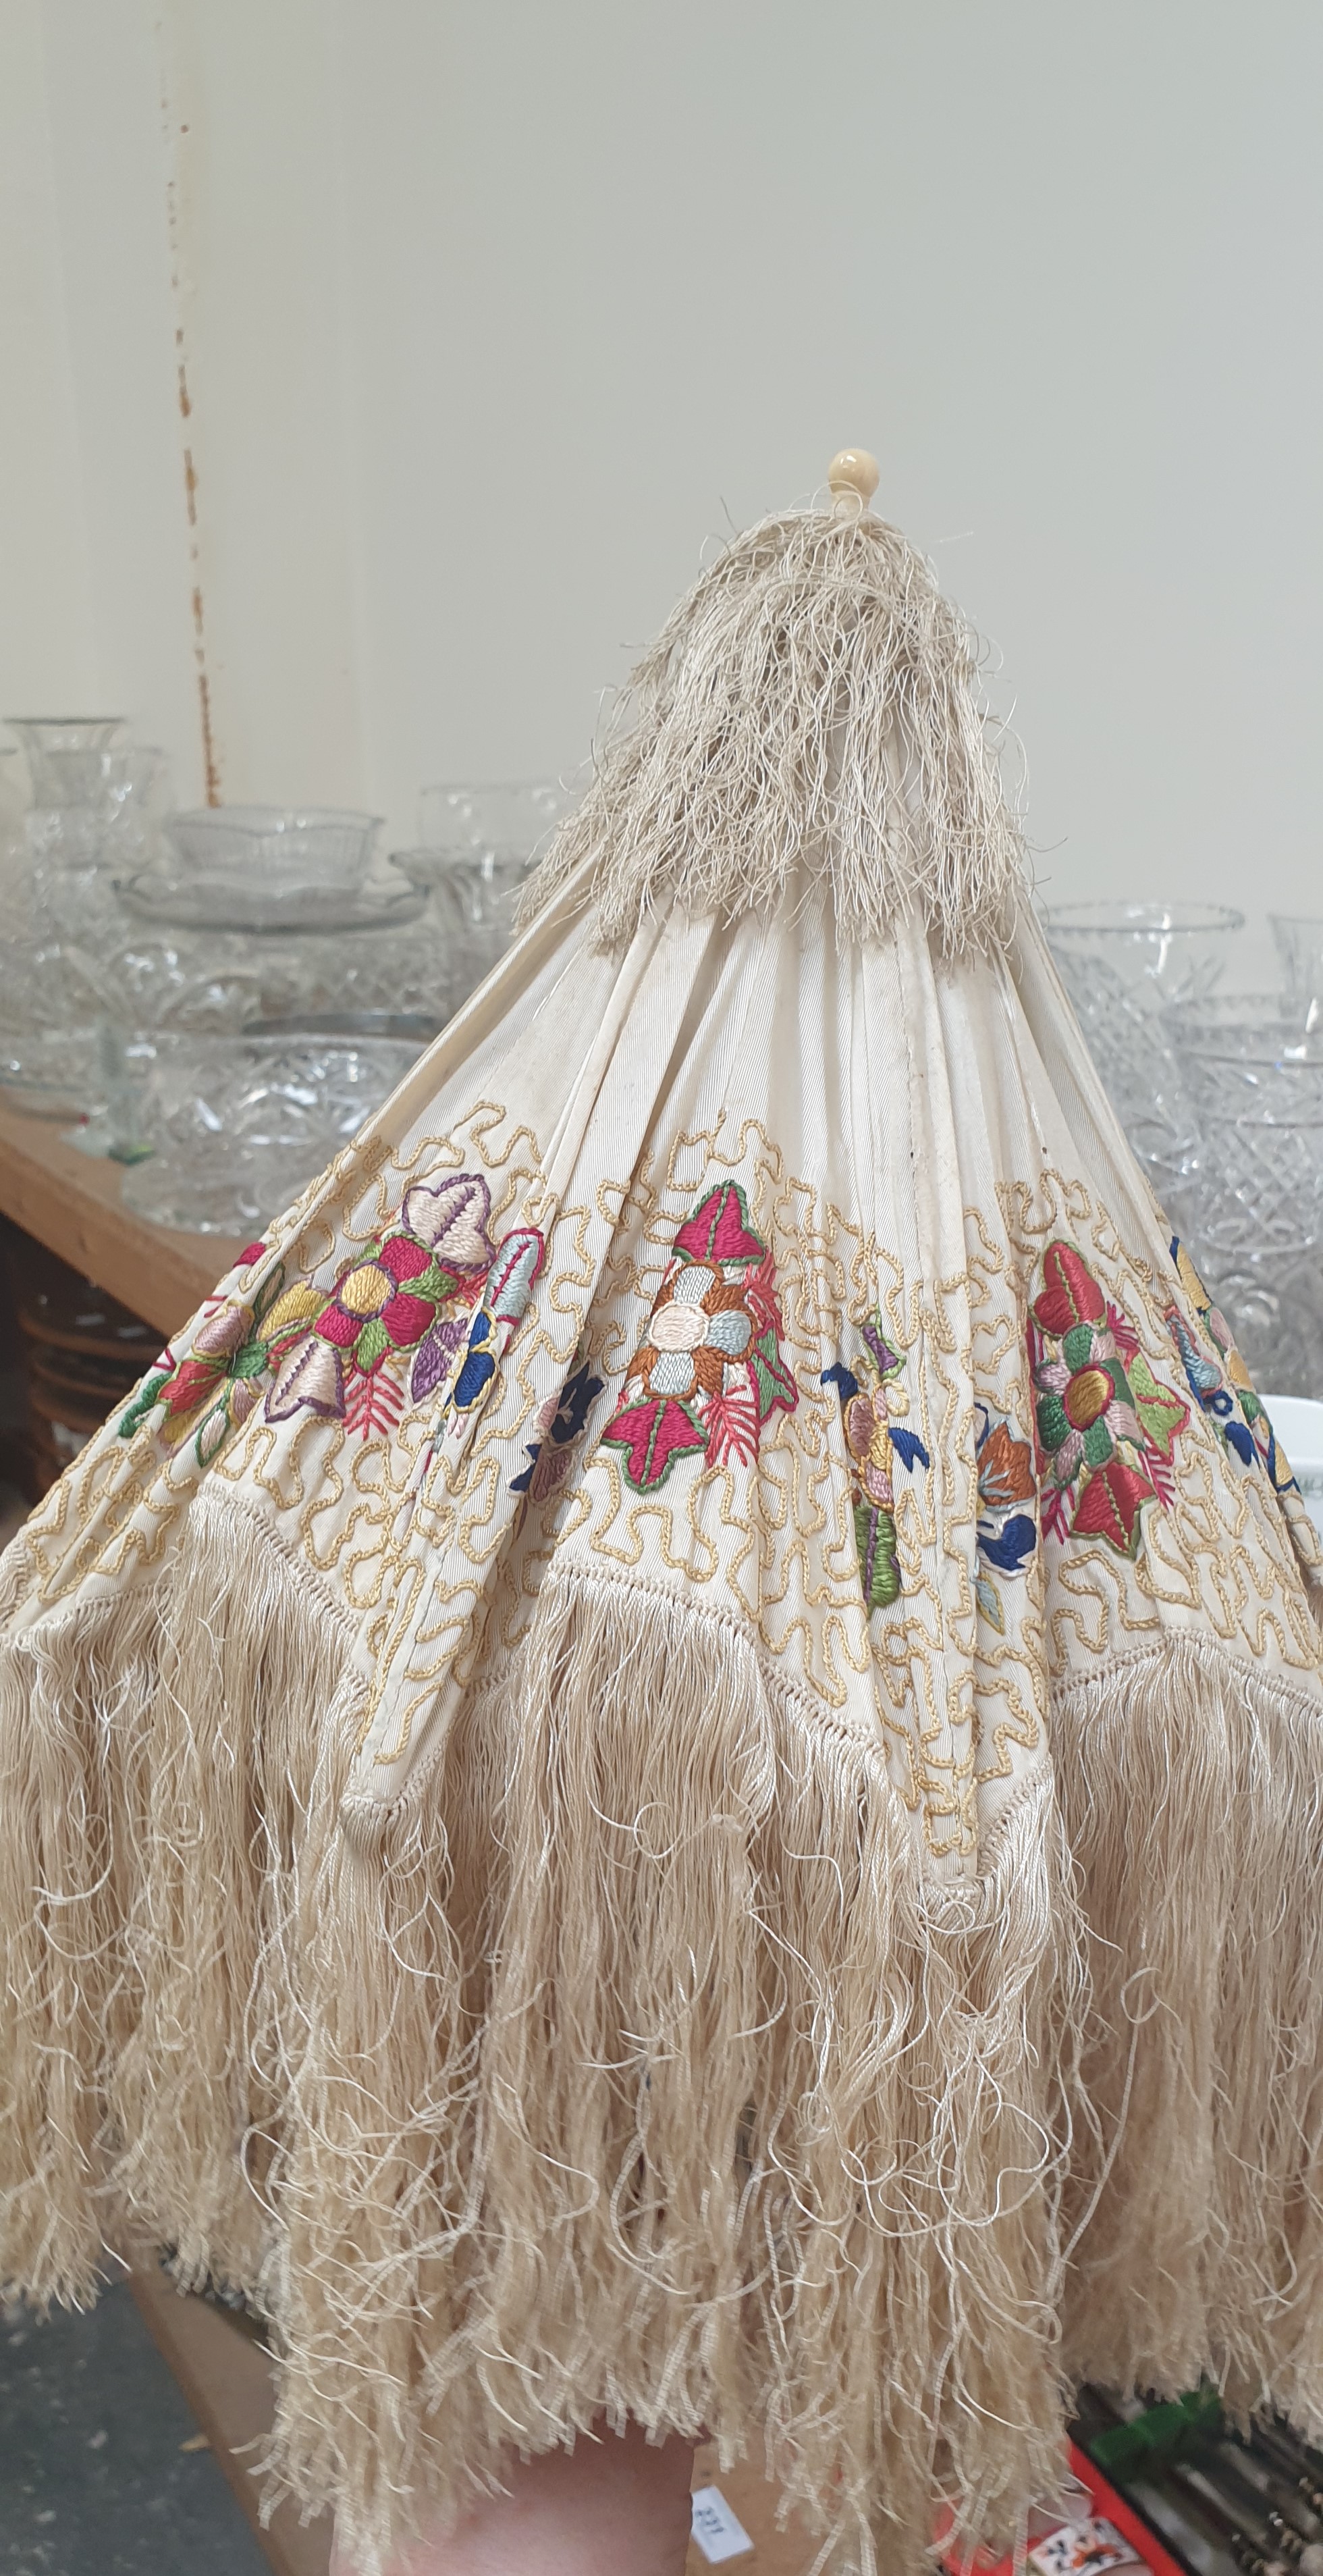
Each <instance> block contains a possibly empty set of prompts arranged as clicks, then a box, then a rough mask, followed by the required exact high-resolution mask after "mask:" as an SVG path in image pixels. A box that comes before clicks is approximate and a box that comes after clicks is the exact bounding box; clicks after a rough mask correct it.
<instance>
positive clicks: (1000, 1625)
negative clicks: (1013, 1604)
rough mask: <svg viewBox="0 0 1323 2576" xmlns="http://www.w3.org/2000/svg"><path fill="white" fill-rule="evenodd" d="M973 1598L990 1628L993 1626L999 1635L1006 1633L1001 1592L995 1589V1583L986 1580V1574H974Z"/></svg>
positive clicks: (1002, 1635)
mask: <svg viewBox="0 0 1323 2576" xmlns="http://www.w3.org/2000/svg"><path fill="white" fill-rule="evenodd" d="M974 1598H975V1600H976V1601H977V1603H978V1606H979V1608H980V1610H981V1611H982V1613H983V1616H984V1618H985V1619H986V1620H987V1623H988V1626H989V1627H990V1628H995V1629H996V1631H997V1634H998V1636H999V1637H1004V1636H1005V1634H1006V1621H1005V1618H1004V1617H1003V1615H1002V1606H1001V1594H1000V1593H999V1591H998V1590H997V1587H996V1584H995V1583H990V1582H989V1581H988V1578H987V1576H986V1574H976V1575H975V1577H974Z"/></svg>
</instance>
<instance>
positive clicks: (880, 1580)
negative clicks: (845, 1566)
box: [854, 1503, 900, 1610]
mask: <svg viewBox="0 0 1323 2576" xmlns="http://www.w3.org/2000/svg"><path fill="white" fill-rule="evenodd" d="M854 1540H855V1546H856V1547H857V1548H858V1550H859V1572H860V1575H861V1576H862V1578H863V1586H864V1599H865V1601H866V1602H867V1604H868V1607H869V1609H870V1610H886V1609H889V1608H890V1606H891V1603H892V1602H893V1601H898V1600H899V1598H900V1568H899V1566H898V1565H897V1563H896V1524H895V1522H894V1520H893V1519H892V1516H891V1514H890V1512H882V1511H878V1510H876V1509H875V1507H874V1506H873V1504H871V1503H856V1504H855V1507H854Z"/></svg>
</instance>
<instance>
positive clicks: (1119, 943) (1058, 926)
mask: <svg viewBox="0 0 1323 2576" xmlns="http://www.w3.org/2000/svg"><path fill="white" fill-rule="evenodd" d="M1043 920H1044V928H1045V930H1046V933H1047V940H1048V945H1049V947H1050V948H1051V951H1052V954H1053V956H1054V958H1055V959H1056V962H1057V965H1058V967H1059V969H1060V971H1061V979H1062V982H1063V983H1064V984H1065V987H1066V990H1067V992H1068V993H1069V995H1070V998H1071V1001H1072V1002H1073V1004H1074V1006H1075V1013H1076V1016H1077V1018H1078V1020H1079V1023H1080V1026H1081V1028H1082V1029H1083V1031H1084V1035H1085V1039H1086V1041H1087V1043H1088V1048H1089V1053H1090V1054H1091V1056H1092V1057H1093V1060H1094V1063H1095V1064H1096V1065H1097V1068H1098V1071H1099V1073H1100V1074H1101V1076H1102V1079H1103V1081H1104V1083H1105V1084H1106V1086H1107V1090H1108V1092H1109V1094H1110V1096H1111V1100H1112V1105H1113V1107H1114V1108H1115V1110H1116V1112H1117V1115H1118V1117H1119V1118H1120V1120H1121V1124H1122V1126H1123V1127H1124V1129H1125V1131H1126V1134H1127V1136H1128V1137H1129V1140H1130V1143H1131V1146H1132V1148H1133V1150H1134V1152H1135V1154H1136V1155H1137V1156H1138V1158H1139V1161H1140V1162H1141V1163H1142V1164H1143V1165H1144V1168H1145V1170H1146V1171H1147V1173H1148V1176H1149V1179H1150V1181H1151V1183H1152V1185H1153V1188H1154V1189H1155V1190H1156V1192H1157V1195H1158V1197H1159V1199H1160V1200H1161V1201H1162V1204H1163V1205H1164V1206H1167V1205H1169V1204H1170V1203H1172V1202H1173V1201H1176V1200H1177V1199H1178V1198H1179V1196H1180V1193H1181V1190H1182V1185H1183V1184H1186V1183H1188V1181H1189V1179H1190V1176H1191V1173H1192V1170H1193V1166H1194V1159H1195V1156H1196V1153H1197V1138H1196V1130H1195V1119H1194V1113H1193V1107H1192V1103H1191V1100H1190V1095H1189V1088H1188V1084H1187V1082H1186V1079H1185V1076H1184V1075H1183V1073H1182V1070H1181V1067H1180V1064H1179V1062H1178V1061H1177V1059H1176V1057H1175V1055H1174V1053H1173V1049H1172V1043H1171V1038H1170V1034H1169V1031H1168V1027H1167V1023H1166V1017H1165V1014H1166V1012H1167V1010H1168V1009H1169V1007H1170V1006H1171V1005H1172V1004H1184V1003H1189V1002H1194V1001H1196V1000H1199V999H1201V998H1202V997H1203V996H1205V995H1207V994H1209V993H1211V992H1212V991H1213V988H1214V986H1215V985H1216V984H1217V982H1218V980H1219V978H1220V977H1221V974H1222V972H1223V968H1224V964H1225V961H1226V955H1227V950H1228V947H1229V944H1230V939H1231V934H1232V933H1233V932H1234V931H1237V930H1240V929H1242V928H1243V927H1244V921H1245V916H1244V914H1243V912H1237V911H1236V910H1235V909H1234V908H1233V907H1232V906H1231V905H1230V904H1219V903H1172V904H1164V903H1063V904H1053V905H1051V906H1049V907H1046V908H1045V910H1044V915H1043Z"/></svg>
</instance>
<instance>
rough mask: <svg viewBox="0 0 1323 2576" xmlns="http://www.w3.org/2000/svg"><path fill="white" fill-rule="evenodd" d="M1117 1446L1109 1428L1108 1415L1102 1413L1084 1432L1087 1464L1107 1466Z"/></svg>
mask: <svg viewBox="0 0 1323 2576" xmlns="http://www.w3.org/2000/svg"><path fill="white" fill-rule="evenodd" d="M1115 1447H1116V1442H1115V1441H1114V1440H1113V1438H1112V1435H1111V1433H1110V1431H1109V1430H1108V1428H1107V1416H1106V1414H1105V1413H1100V1414H1099V1416H1098V1419H1097V1421H1096V1422H1091V1423H1090V1424H1089V1427H1088V1430H1087V1431H1086V1432H1085V1434H1084V1463H1085V1466H1086V1467H1105V1466H1106V1464H1107V1461H1108V1459H1109V1458H1110V1457H1111V1455H1112V1453H1113V1451H1114V1449H1115Z"/></svg>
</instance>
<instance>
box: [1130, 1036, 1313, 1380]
mask: <svg viewBox="0 0 1323 2576" xmlns="http://www.w3.org/2000/svg"><path fill="white" fill-rule="evenodd" d="M1167 1025H1168V1029H1169V1033H1170V1037H1171V1042H1172V1046H1173V1048H1174V1050H1175V1053H1176V1056H1177V1059H1178V1061H1179V1063H1180V1066H1181V1069H1182V1072H1183V1074H1184V1077H1185V1080H1186V1083H1187V1086H1188V1090H1189V1096H1190V1098H1191V1101H1192V1103H1193V1108H1194V1115H1195V1119H1196V1122H1197V1127H1198V1134H1199V1153H1198V1157H1197V1172H1196V1177H1195V1182H1194V1187H1193V1192H1192V1205H1191V1211H1190V1218H1189V1224H1190V1231H1191V1234H1192V1236H1193V1249H1194V1254H1195V1259H1196V1262H1197V1263H1198V1264H1199V1266H1200V1268H1201V1269H1202V1271H1203V1272H1204V1275H1205V1277H1206V1278H1207V1280H1208V1284H1209V1286H1210V1288H1212V1289H1213V1290H1214V1291H1215V1293H1216V1296H1217V1301H1218V1304H1219V1305H1220V1306H1221V1308H1222V1311H1223V1313H1224V1314H1225V1316H1226V1318H1227V1321H1228V1323H1229V1324H1230V1326H1231V1330H1232V1332H1233V1334H1234V1336H1235V1339H1236V1341H1237V1343H1238V1344H1239V1346H1240V1349H1241V1351H1242V1352H1243V1354H1244V1357H1245V1360H1246V1363H1247V1365H1248V1367H1249V1369H1250V1371H1251V1373H1252V1375H1253V1376H1254V1378H1255V1379H1256V1381H1257V1383H1258V1384H1259V1385H1260V1386H1272V1387H1275V1388H1277V1389H1278V1390H1279V1392H1280V1393H1281V1394H1283V1395H1291V1396H1319V1395H1323V1034H1319V1033H1315V1032H1311V1031H1309V1030H1308V1029H1306V1028H1305V1027H1304V1025H1303V1021H1302V1018H1301V1016H1300V1014H1299V1013H1298V1012H1297V1011H1295V1010H1292V1009H1290V1008H1286V1007H1283V1005H1282V1002H1281V999H1280V997H1279V996H1277V995H1274V994H1254V993H1246V994H1240V993H1236V994H1226V995H1215V996H1212V997H1210V998H1208V999H1205V1000H1203V1001H1202V1002H1197V1003H1187V1004H1185V1005H1183V1006H1179V1007H1176V1008H1174V1009H1172V1010H1171V1011H1169V1013H1168V1014H1167Z"/></svg>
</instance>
